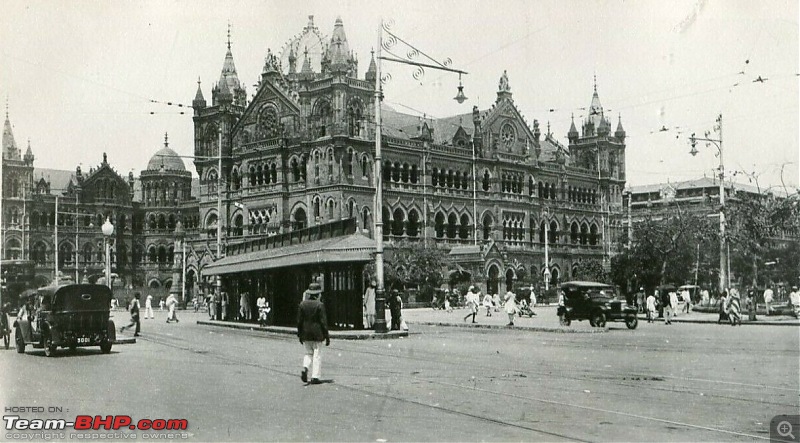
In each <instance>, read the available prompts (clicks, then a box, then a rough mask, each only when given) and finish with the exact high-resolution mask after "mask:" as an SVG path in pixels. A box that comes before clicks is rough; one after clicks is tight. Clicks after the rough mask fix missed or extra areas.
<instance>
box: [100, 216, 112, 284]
mask: <svg viewBox="0 0 800 443" xmlns="http://www.w3.org/2000/svg"><path fill="white" fill-rule="evenodd" d="M100 229H101V230H102V231H103V237H104V239H105V246H106V285H108V288H109V289H112V288H111V236H112V235H114V225H112V224H111V220H110V219H109V217H106V222H105V223H103V226H101V227H100Z"/></svg>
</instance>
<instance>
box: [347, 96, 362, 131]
mask: <svg viewBox="0 0 800 443" xmlns="http://www.w3.org/2000/svg"><path fill="white" fill-rule="evenodd" d="M361 109H362V106H361V101H359V100H352V101H350V105H349V106H348V107H347V133H348V134H349V135H350V136H351V137H358V136H359V135H360V134H361V120H362V118H363V117H362V111H361Z"/></svg>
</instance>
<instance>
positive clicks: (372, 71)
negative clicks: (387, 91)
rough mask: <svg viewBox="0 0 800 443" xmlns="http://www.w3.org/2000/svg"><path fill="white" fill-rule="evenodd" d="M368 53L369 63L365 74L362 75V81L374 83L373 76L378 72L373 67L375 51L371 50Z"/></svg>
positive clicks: (374, 66)
mask: <svg viewBox="0 0 800 443" xmlns="http://www.w3.org/2000/svg"><path fill="white" fill-rule="evenodd" d="M369 52H370V54H371V56H370V61H369V68H367V73H366V74H364V79H365V80H367V81H373V82H374V81H375V75H376V74H377V72H378V67H377V66H376V65H375V50H374V49H373V50H371V51H369Z"/></svg>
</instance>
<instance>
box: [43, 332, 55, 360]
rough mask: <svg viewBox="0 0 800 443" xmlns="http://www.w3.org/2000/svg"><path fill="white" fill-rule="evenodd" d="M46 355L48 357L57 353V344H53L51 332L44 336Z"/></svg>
mask: <svg viewBox="0 0 800 443" xmlns="http://www.w3.org/2000/svg"><path fill="white" fill-rule="evenodd" d="M44 355H46V356H48V357H52V356H54V355H56V345H54V344H53V339H52V338H51V337H50V334H46V335H45V337H44Z"/></svg>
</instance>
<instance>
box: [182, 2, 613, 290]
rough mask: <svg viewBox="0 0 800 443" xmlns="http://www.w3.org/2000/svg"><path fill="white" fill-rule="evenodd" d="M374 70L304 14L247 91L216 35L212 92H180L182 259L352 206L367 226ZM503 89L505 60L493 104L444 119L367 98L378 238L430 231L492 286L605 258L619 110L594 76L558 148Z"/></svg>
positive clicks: (352, 214)
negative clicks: (186, 149)
mask: <svg viewBox="0 0 800 443" xmlns="http://www.w3.org/2000/svg"><path fill="white" fill-rule="evenodd" d="M375 75H376V66H375V60H374V58H373V59H371V60H370V63H369V66H368V68H367V70H366V71H365V73H364V74H363V76H360V75H359V71H358V59H357V57H356V55H355V53H354V52H353V51H352V50H351V48H350V46H349V43H348V40H347V36H346V34H345V30H344V24H343V22H342V20H341V19H337V20H336V22H335V24H334V28H333V32H332V34H331V37H330V38H328V37H325V36H323V35H322V34H321V32H320V31H319V29H318V28H317V27H316V25H315V24H314V22H313V17H309V22H308V25H307V26H306V27H305V28H304V29H303V30H302V32H301V33H300V34H298V35H297V36H295V37H293V38H292V39H291V40H290V41H289V42H288V43H287V44H286V45H285V46H284V48H283V50H282V51H281V53H280V54H277V53H273V52H271V51H268V52H267V56H266V59H265V63H264V67H263V70H262V72H261V78H260V81H259V83H258V84H257V85H256V90H255V94H254V95H253V96H252V98H251V99H250V100H247V95H246V93H245V89H244V87H243V86H242V83H241V81H240V80H239V78H238V73H237V71H236V68H235V65H234V60H233V55H232V51H231V47H230V42H229V43H228V48H227V52H226V54H225V58H224V62H223V68H222V72H221V75H220V78H219V81H217V82H216V83H214V84H213V86H212V90H211V103H210V104H209V103H207V102H206V100H205V96H204V94H203V91H202V88H201V87H200V86H198V90H197V94H196V96H195V98H194V100H193V102H192V103H193V108H194V135H195V140H194V146H195V149H194V152H195V156H196V158H195V161H194V164H195V167H196V169H197V173H198V175H199V177H200V192H199V212H198V216H199V234H198V236H197V237H195V238H192V239H190V240H189V244H190V249H191V253H190V257H189V261H188V264H189V267H190V269H192V271H194V272H197V274H198V275H202V268H203V267H204V266H206V265H207V264H208V263H210V262H212V261H213V260H214V259H215V258H216V257H217V256H221V255H224V250H225V249H226V248H231V247H234V246H235V245H237V244H239V243H243V242H247V241H251V240H252V239H253V238H257V237H259V236H264V237H266V236H271V235H275V234H279V233H286V232H290V231H292V230H297V229H300V228H305V227H310V226H317V225H321V224H325V223H329V222H332V221H337V220H342V219H348V218H353V219H355V220H356V221H357V224H358V229H359V231H360V232H363V233H365V234H367V235H372V229H373V217H372V215H373V214H372V211H373V200H374V197H375V191H374V189H375V183H376V180H375V179H376V177H374V172H373V171H374V146H375V136H376V126H375V100H374V89H375ZM510 85H511V83H510V80H509V77H508V75H507V74H506V73H505V72H503V73H502V76H501V79H500V82H499V87H498V91H497V99H496V101H495V103H494V104H493V105H492V107H491V108H489V109H484V110H481V109H477V108H475V109H473V110H472V112H467V113H464V114H461V115H456V116H452V117H449V118H443V119H435V120H431V119H425V118H421V117H420V116H413V115H408V114H403V113H400V112H398V111H396V110H393V109H391V108H389V107H388V106H386V105H382V108H381V109H382V111H381V112H382V116H383V125H382V127H383V128H382V144H383V152H382V157H383V165H382V170H383V174H382V186H383V189H384V192H383V207H382V211H383V221H384V231H383V232H384V236H385V239H386V240H387V244H388V248H391V245H392V244H393V242H395V241H399V240H401V239H411V240H414V239H420V240H421V239H430V240H434V241H436V242H438V243H439V244H440V245H443V246H445V247H447V248H448V249H449V250H450V253H451V256H452V257H453V259H454V261H455V262H457V263H459V266H461V265H462V264H463V265H464V266H463V268H464V269H466V270H467V271H468V272H469V273H470V274H471V278H472V279H473V281H478V282H481V283H484V282H485V284H486V285H487V286H488V289H489V290H490V291H497V290H504V289H505V287H506V286H511V285H512V284H515V282H518V281H519V277H518V276H520V275H523V274H526V275H530V274H531V273H535V274H537V275H543V273H544V272H545V269H546V268H547V270H548V271H549V272H550V274H551V275H552V280H554V281H559V280H563V279H566V278H569V277H570V276H572V275H573V274H574V272H575V269H576V267H577V266H578V263H579V262H580V261H581V260H600V261H603V262H604V263H608V260H607V259H608V256H609V254H611V251H613V250H615V247H614V243H615V242H616V241H617V237H618V234H619V232H620V230H621V226H622V225H621V219H622V215H623V206H622V190H623V188H624V187H625V136H626V135H625V131H624V129H623V127H622V123H621V120H620V121H618V122H617V126H616V130H615V131H613V132H612V130H611V122H610V121H609V118H608V117H607V116H606V115H605V113H604V110H603V107H602V105H601V103H600V99H599V95H598V93H597V87H596V85H595V90H594V92H593V95H592V98H591V104H590V108H589V112H588V114H589V115H588V117H587V118H586V119H585V120H584V121H583V122H582V123H581V125H580V127H581V130H580V132H578V128H577V127H576V125H575V122H574V119H573V122H572V124H571V127H570V128H569V130H568V133H567V135H568V140H569V143H568V146H563V145H562V144H561V143H559V142H558V141H557V140H556V138H555V137H554V135H553V134H552V133H551V132H550V128H549V124H548V128H547V130H546V131H545V132H544V133H543V132H542V129H541V128H540V125H539V122H538V121H537V120H534V121H533V124H532V125H531V124H528V122H527V121H526V120H525V118H524V117H523V116H522V114H521V112H520V111H519V108H518V107H517V105H516V104H515V102H514V99H513V95H512V92H511V86H510ZM220 147H221V152H220ZM220 164H221V170H220ZM220 178H221V179H220ZM218 223H222V226H218ZM217 228H220V229H219V232H221V233H222V235H223V236H224V238H220V239H217V232H218V229H217ZM545 232H547V236H548V239H547V240H548V242H547V243H548V248H549V251H548V252H549V254H548V255H549V258H550V263H549V264H548V265H547V266H545V263H544V255H545V251H544V249H545ZM218 244H219V245H220V246H219V248H220V249H221V250H220V251H217V247H218V246H217V245H218Z"/></svg>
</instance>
